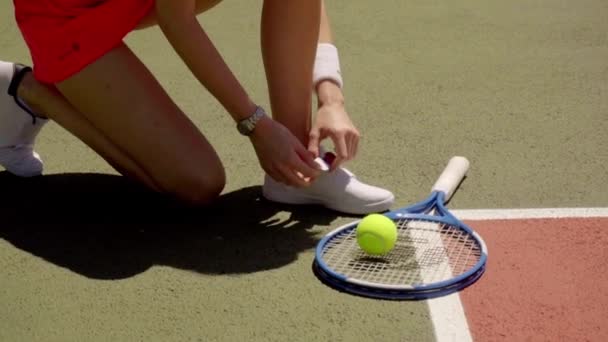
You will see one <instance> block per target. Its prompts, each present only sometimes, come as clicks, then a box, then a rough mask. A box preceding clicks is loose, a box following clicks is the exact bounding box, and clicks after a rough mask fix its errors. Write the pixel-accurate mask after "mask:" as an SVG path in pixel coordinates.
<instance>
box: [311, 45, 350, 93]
mask: <svg viewBox="0 0 608 342" xmlns="http://www.w3.org/2000/svg"><path fill="white" fill-rule="evenodd" d="M323 80H330V81H332V82H334V83H335V84H337V85H338V86H339V87H340V88H342V86H343V85H344V83H343V81H342V75H341V74H340V59H339V58H338V49H337V48H336V47H335V46H334V45H333V44H329V43H320V44H319V45H317V56H316V58H315V67H314V69H313V73H312V86H313V88H316V87H317V84H319V82H321V81H323Z"/></svg>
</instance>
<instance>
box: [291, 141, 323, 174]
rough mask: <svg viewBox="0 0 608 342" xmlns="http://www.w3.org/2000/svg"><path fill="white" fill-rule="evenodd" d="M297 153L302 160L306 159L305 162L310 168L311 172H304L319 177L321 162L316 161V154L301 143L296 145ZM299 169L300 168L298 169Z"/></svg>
mask: <svg viewBox="0 0 608 342" xmlns="http://www.w3.org/2000/svg"><path fill="white" fill-rule="evenodd" d="M296 154H297V156H298V157H299V159H300V160H302V161H304V163H305V164H306V165H307V166H308V168H309V169H311V170H309V173H310V174H307V173H304V172H303V174H304V175H306V176H308V177H317V176H318V175H319V170H320V169H321V168H320V166H319V164H317V162H315V158H316V157H315V155H314V154H313V153H312V152H310V151H309V150H306V149H305V148H304V146H300V145H296ZM298 170H299V169H298Z"/></svg>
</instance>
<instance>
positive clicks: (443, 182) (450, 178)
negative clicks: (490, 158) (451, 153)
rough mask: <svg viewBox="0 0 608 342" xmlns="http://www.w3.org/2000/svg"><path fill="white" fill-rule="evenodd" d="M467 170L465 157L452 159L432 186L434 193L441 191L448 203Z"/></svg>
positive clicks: (467, 162) (467, 164)
mask: <svg viewBox="0 0 608 342" xmlns="http://www.w3.org/2000/svg"><path fill="white" fill-rule="evenodd" d="M468 170H469V161H468V160H467V158H465V157H459V156H456V157H452V159H450V161H449V163H448V166H446V168H445V169H444V170H443V172H442V173H441V176H439V179H437V181H436V182H435V185H433V192H434V191H441V192H443V193H444V194H445V200H446V201H448V200H449V199H450V198H451V197H452V194H453V193H454V190H456V188H457V187H458V184H460V182H461V181H462V179H463V178H464V176H465V175H466V174H467V171H468Z"/></svg>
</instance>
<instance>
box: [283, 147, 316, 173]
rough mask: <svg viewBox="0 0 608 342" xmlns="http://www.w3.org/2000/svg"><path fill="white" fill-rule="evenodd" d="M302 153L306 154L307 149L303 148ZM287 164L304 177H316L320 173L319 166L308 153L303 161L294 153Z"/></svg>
mask: <svg viewBox="0 0 608 342" xmlns="http://www.w3.org/2000/svg"><path fill="white" fill-rule="evenodd" d="M302 153H304V154H306V153H308V151H305V150H304V151H303V152H302ZM308 160H310V161H308ZM289 166H290V168H291V169H292V170H294V171H297V172H299V173H301V174H302V176H303V177H305V178H316V177H318V176H319V174H320V173H321V171H320V170H319V166H318V165H317V163H316V162H315V161H314V159H312V158H310V155H309V157H308V158H307V160H306V161H305V160H303V159H302V158H301V157H300V154H299V153H296V155H294V156H293V157H292V158H291V159H290V160H289Z"/></svg>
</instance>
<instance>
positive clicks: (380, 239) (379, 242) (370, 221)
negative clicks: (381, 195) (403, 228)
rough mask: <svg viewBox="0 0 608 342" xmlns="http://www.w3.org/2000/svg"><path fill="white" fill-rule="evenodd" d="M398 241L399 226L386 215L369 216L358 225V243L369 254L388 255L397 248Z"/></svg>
mask: <svg viewBox="0 0 608 342" xmlns="http://www.w3.org/2000/svg"><path fill="white" fill-rule="evenodd" d="M396 241H397V226H395V222H393V220H391V219H389V218H388V217H386V216H384V215H380V214H370V215H367V216H365V217H364V218H363V220H361V222H359V224H358V225H357V243H358V244H359V247H361V249H362V250H364V251H365V252H366V253H368V254H371V255H383V254H386V253H388V252H390V251H391V250H392V249H393V247H395V242H396Z"/></svg>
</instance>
